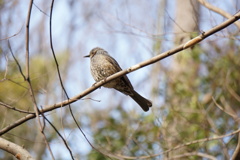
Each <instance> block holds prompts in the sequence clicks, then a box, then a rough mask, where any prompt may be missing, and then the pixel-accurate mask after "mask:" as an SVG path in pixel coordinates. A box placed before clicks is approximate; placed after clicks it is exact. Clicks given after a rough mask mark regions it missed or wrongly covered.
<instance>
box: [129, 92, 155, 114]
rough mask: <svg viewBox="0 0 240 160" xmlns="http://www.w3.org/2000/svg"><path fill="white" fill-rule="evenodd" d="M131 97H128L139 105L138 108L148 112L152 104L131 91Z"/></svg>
mask: <svg viewBox="0 0 240 160" xmlns="http://www.w3.org/2000/svg"><path fill="white" fill-rule="evenodd" d="M132 93H133V94H132V95H130V96H131V97H132V99H133V100H134V101H135V102H137V104H139V106H140V107H142V109H143V110H144V111H145V112H147V111H148V110H149V107H152V102H151V101H149V100H148V99H146V98H144V97H142V96H141V95H140V94H138V93H137V92H136V91H134V90H133V91H132Z"/></svg>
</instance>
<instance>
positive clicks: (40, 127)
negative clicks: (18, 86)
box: [24, 0, 54, 159]
mask: <svg viewBox="0 0 240 160" xmlns="http://www.w3.org/2000/svg"><path fill="white" fill-rule="evenodd" d="M32 6H33V0H30V2H29V8H28V16H27V24H26V57H25V61H26V75H25V77H24V79H25V81H27V83H28V86H29V93H30V96H31V98H32V102H33V105H34V111H35V115H36V117H37V121H38V125H39V126H38V127H39V130H40V132H41V133H42V135H43V137H44V140H45V144H46V145H47V148H48V150H49V152H50V155H51V156H52V159H54V157H53V154H52V150H51V148H50V145H49V143H48V141H47V138H46V135H45V133H44V130H43V126H42V124H41V120H40V117H39V109H38V106H37V101H36V99H35V96H34V92H33V87H32V83H31V79H30V72H29V71H30V65H29V63H30V61H29V35H30V29H29V28H30V20H31V12H32Z"/></svg>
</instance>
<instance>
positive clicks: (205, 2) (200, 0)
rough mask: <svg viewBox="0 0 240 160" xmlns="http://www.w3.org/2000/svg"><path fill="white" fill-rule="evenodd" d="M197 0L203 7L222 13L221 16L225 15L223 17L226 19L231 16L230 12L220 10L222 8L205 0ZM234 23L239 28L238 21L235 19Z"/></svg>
mask: <svg viewBox="0 0 240 160" xmlns="http://www.w3.org/2000/svg"><path fill="white" fill-rule="evenodd" d="M198 2H199V3H201V4H202V5H203V6H204V7H206V8H208V9H210V10H212V11H213V12H216V13H218V14H220V15H222V16H223V17H225V18H227V19H229V18H231V17H232V15H231V14H229V13H227V12H225V11H224V10H222V9H220V8H218V7H216V6H213V5H212V4H210V3H208V2H207V1H206V0H198ZM234 24H235V25H236V26H237V27H238V29H239V30H240V22H239V21H236V22H235V23H234Z"/></svg>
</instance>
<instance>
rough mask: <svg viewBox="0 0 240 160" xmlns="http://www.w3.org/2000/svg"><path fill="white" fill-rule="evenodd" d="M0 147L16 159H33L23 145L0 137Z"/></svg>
mask: <svg viewBox="0 0 240 160" xmlns="http://www.w3.org/2000/svg"><path fill="white" fill-rule="evenodd" d="M0 149H2V150H4V151H6V152H8V153H10V154H12V155H13V156H14V157H16V158H17V159H24V160H34V159H33V158H32V156H31V155H30V153H29V152H28V151H26V150H25V149H24V148H23V147H20V146H19V145H16V144H15V143H12V142H10V141H7V140H6V139H3V138H1V137H0Z"/></svg>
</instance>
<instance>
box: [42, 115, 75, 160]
mask: <svg viewBox="0 0 240 160" xmlns="http://www.w3.org/2000/svg"><path fill="white" fill-rule="evenodd" d="M43 117H44V119H45V120H46V121H47V122H48V123H49V124H50V125H51V126H52V128H53V129H54V130H55V132H56V133H57V134H58V136H59V137H60V138H61V139H62V140H63V143H64V144H65V146H66V147H67V149H68V151H69V153H70V155H71V158H72V159H73V160H74V157H73V154H72V151H71V148H70V147H69V145H68V144H67V141H66V140H65V139H64V137H63V136H62V135H61V134H60V132H58V130H57V128H56V127H55V126H54V125H53V124H52V123H51V122H50V121H49V120H48V119H47V117H45V115H44V114H43Z"/></svg>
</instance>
